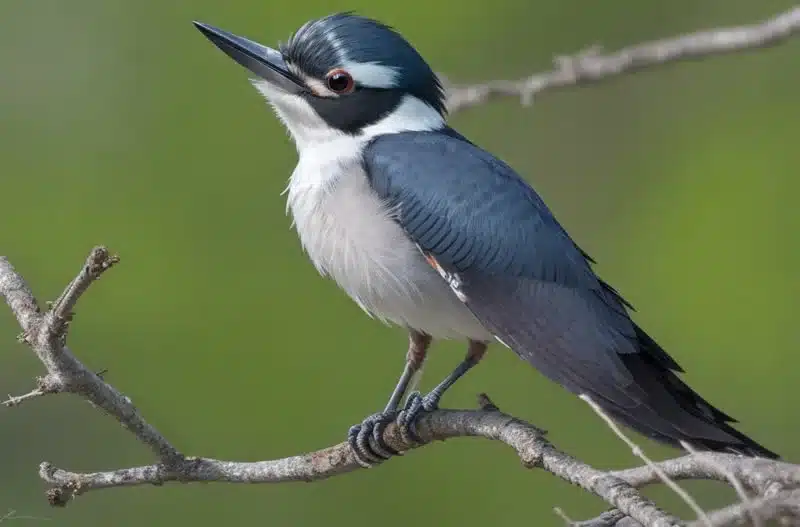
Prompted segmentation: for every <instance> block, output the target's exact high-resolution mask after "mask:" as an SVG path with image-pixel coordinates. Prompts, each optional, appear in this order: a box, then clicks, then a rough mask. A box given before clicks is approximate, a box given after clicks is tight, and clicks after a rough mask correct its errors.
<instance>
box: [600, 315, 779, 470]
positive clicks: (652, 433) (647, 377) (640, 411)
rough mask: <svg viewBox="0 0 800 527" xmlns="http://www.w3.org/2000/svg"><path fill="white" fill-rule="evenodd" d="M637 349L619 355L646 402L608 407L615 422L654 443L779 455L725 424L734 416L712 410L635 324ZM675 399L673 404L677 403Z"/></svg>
mask: <svg viewBox="0 0 800 527" xmlns="http://www.w3.org/2000/svg"><path fill="white" fill-rule="evenodd" d="M635 329H636V335H637V339H638V343H639V353H632V354H625V355H620V358H621V359H622V361H623V362H624V363H625V366H626V368H627V369H628V370H629V371H630V372H631V374H632V375H633V378H634V379H636V382H637V384H639V385H641V386H643V387H644V388H645V389H646V392H647V394H648V400H647V401H646V403H645V404H644V405H642V406H640V407H637V408H633V409H622V408H619V407H617V408H608V409H607V410H608V412H609V413H610V414H611V415H612V417H615V418H616V419H617V420H618V421H620V422H621V423H623V424H625V425H626V426H628V427H630V428H633V429H635V430H637V431H638V432H640V433H642V434H644V435H646V436H649V437H651V438H653V439H656V440H658V441H661V442H664V443H667V444H671V445H673V446H677V447H681V442H686V443H688V444H689V445H690V446H691V447H692V448H695V449H697V450H711V451H722V452H734V453H739V454H744V455H748V456H757V457H766V458H771V459H775V458H778V457H779V456H778V454H776V453H775V452H773V451H771V450H769V449H767V448H765V447H764V446H762V445H760V444H758V443H757V442H755V441H754V440H753V439H751V438H749V437H747V436H746V435H745V434H743V433H741V432H739V431H738V430H736V429H735V428H733V427H732V426H730V424H729V423H735V422H737V421H736V420H735V419H734V418H732V417H731V416H729V415H728V414H726V413H725V412H723V411H722V410H720V409H718V408H715V407H714V406H712V405H711V404H710V403H709V402H708V401H706V400H705V399H704V398H703V397H701V396H700V395H699V394H698V393H697V392H695V391H694V390H692V389H691V388H690V387H689V386H688V385H687V384H686V383H685V382H683V381H682V380H681V379H680V378H679V377H678V376H677V375H676V374H675V372H676V371H682V370H680V367H679V366H678V365H677V363H675V361H674V360H673V359H672V358H671V357H670V356H669V355H668V354H667V353H666V352H665V351H664V350H663V349H662V348H661V347H660V346H659V345H658V344H657V343H656V342H655V341H654V340H653V339H652V338H650V337H649V336H648V335H647V334H646V333H645V332H644V331H643V330H642V329H641V328H639V327H638V326H637V327H636V328H635ZM676 403H677V404H676ZM656 416H657V417H658V418H659V420H661V419H665V420H667V421H668V422H669V423H670V424H671V425H672V426H670V427H669V429H665V427H663V426H654V425H653V419H654V417H656Z"/></svg>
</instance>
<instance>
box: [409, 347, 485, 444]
mask: <svg viewBox="0 0 800 527" xmlns="http://www.w3.org/2000/svg"><path fill="white" fill-rule="evenodd" d="M487 346H488V344H487V343H486V342H481V341H477V340H470V341H469V348H468V349H467V356H466V357H464V360H463V361H461V362H460V363H459V364H458V366H456V368H455V369H454V370H453V371H452V372H451V373H450V375H448V376H447V377H445V378H444V380H442V382H440V383H439V384H438V385H437V386H436V387H435V388H434V389H433V390H431V391H430V392H428V394H427V395H425V396H422V395H421V394H420V393H419V392H413V393H411V394H410V395H409V396H408V400H407V401H406V404H405V408H403V410H402V411H401V412H400V415H398V417H397V424H398V425H399V426H400V429H401V430H402V431H403V433H405V434H407V437H408V438H409V439H411V440H413V441H415V442H417V443H421V441H420V438H419V435H418V434H417V431H416V421H417V419H419V417H420V416H421V414H422V413H423V412H432V411H433V410H435V409H436V408H438V407H439V401H440V400H441V399H442V396H443V395H444V392H446V391H447V390H448V389H449V388H450V387H451V386H453V385H454V384H455V383H456V381H458V380H459V379H460V378H461V377H463V376H464V375H465V374H466V373H467V372H468V371H469V370H471V369H472V368H473V367H475V365H477V364H478V363H479V362H480V361H481V359H482V358H483V356H484V355H485V354H486V348H487Z"/></svg>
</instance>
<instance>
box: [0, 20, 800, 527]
mask: <svg viewBox="0 0 800 527" xmlns="http://www.w3.org/2000/svg"><path fill="white" fill-rule="evenodd" d="M798 32H800V7H798V8H794V9H791V10H789V11H787V12H785V13H782V14H780V15H777V16H775V17H773V18H771V19H769V20H767V21H764V22H762V23H759V24H754V25H751V26H741V27H734V28H723V29H713V30H708V31H701V32H697V33H692V34H688V35H682V36H678V37H676V38H672V39H664V40H658V41H654V42H649V43H644V44H639V45H635V46H631V47H628V48H624V49H622V50H620V51H617V52H615V53H611V54H608V55H603V54H601V53H600V52H599V50H597V49H592V50H590V51H587V52H584V53H581V54H579V55H577V56H576V57H567V58H563V57H562V58H558V59H557V60H556V68H555V69H554V70H552V71H549V72H543V73H537V74H534V75H531V76H529V77H527V78H525V79H521V80H518V81H489V82H486V83H482V84H475V85H470V86H449V90H448V94H449V95H448V107H449V110H450V112H451V113H452V112H455V111H458V110H462V109H464V108H467V107H471V106H477V105H480V104H484V103H486V102H488V101H490V100H492V99H494V98H496V97H500V96H516V97H520V98H521V99H522V101H523V103H528V102H530V100H531V99H532V97H533V96H534V95H537V94H539V93H541V92H543V91H547V90H551V89H555V88H563V87H568V86H575V85H578V84H583V83H586V82H594V81H598V80H601V79H605V78H609V77H613V76H617V75H620V74H623V73H627V72H632V71H636V70H641V69H643V68H647V67H650V66H655V65H659V64H664V63H667V62H674V61H678V60H683V59H687V58H697V57H703V56H710V55H715V54H721V53H728V52H734V51H742V50H747V49H753V48H760V47H765V46H769V45H773V44H776V43H778V42H781V41H783V40H785V39H787V38H789V37H790V36H792V35H794V34H796V33H798ZM118 261H119V260H118V258H117V257H116V256H112V255H110V254H109V252H108V251H107V250H106V249H105V248H103V247H96V248H95V249H93V250H92V251H91V253H90V254H89V257H88V258H87V260H86V262H85V264H84V265H83V267H82V268H81V270H80V272H79V273H78V275H77V277H76V278H75V279H74V280H73V281H72V282H70V284H69V285H68V286H67V287H66V289H65V290H64V292H63V293H62V294H61V296H60V297H59V298H58V300H56V301H55V302H54V303H53V304H52V306H50V308H49V309H48V310H47V311H44V312H43V311H42V310H41V309H40V308H39V305H38V304H37V302H36V300H35V298H34V297H33V294H32V293H31V290H30V288H29V287H28V285H27V284H26V283H25V281H24V280H23V278H22V276H21V275H20V274H19V273H17V272H16V271H15V269H14V267H13V266H12V265H11V264H10V263H9V262H8V260H6V259H5V258H3V257H0V295H2V296H3V297H4V298H5V300H6V303H7V304H8V306H9V307H10V308H11V311H12V312H13V313H14V315H15V316H16V318H17V321H18V322H19V325H20V327H21V328H22V334H21V335H20V337H19V339H20V340H21V341H22V342H25V343H26V344H28V345H29V346H30V348H31V349H32V350H33V352H34V353H35V354H36V356H37V357H38V358H39V359H40V360H41V362H42V364H43V365H44V367H45V369H46V374H45V375H44V376H43V377H40V378H38V379H37V380H36V387H35V388H34V389H33V390H32V391H31V392H29V393H27V394H24V395H20V396H16V397H9V399H8V400H6V401H5V402H4V404H5V405H6V406H16V405H19V404H22V403H23V402H26V401H28V400H30V399H33V398H35V397H39V396H43V395H47V394H55V393H73V394H76V395H79V396H82V397H84V398H86V399H88V400H89V401H91V402H92V403H94V405H95V406H96V407H98V408H101V409H102V410H103V411H105V412H106V413H107V414H109V415H111V416H112V417H114V418H115V419H116V420H117V421H119V422H120V423H121V424H122V425H123V426H124V427H125V428H126V429H127V430H128V431H130V432H131V433H132V434H133V435H135V436H136V438H137V439H138V440H139V441H141V442H142V443H143V444H145V445H147V446H148V447H149V448H150V450H151V451H152V452H153V454H154V457H155V460H156V462H155V463H154V464H152V465H146V466H140V467H130V468H123V469H119V470H114V471H109V472H93V473H76V472H69V471H66V470H62V469H60V468H56V467H54V466H53V465H51V464H50V463H46V462H45V463H42V464H41V466H40V469H39V474H40V476H41V477H42V479H44V480H45V481H46V482H48V483H49V484H51V485H52V488H51V489H50V490H49V491H48V494H47V496H48V499H49V500H50V503H51V504H53V505H60V506H63V505H66V504H67V503H68V502H69V501H70V499H71V498H72V497H74V496H76V495H78V494H82V493H84V492H88V491H91V490H96V489H103V488H110V487H122V486H134V485H143V484H162V483H165V482H183V483H189V482H198V481H205V482H208V481H218V482H228V483H282V482H287V481H309V482H310V481H316V480H320V479H326V478H329V477H332V476H336V475H339V474H344V473H346V472H351V471H354V470H358V469H360V468H361V466H360V465H359V463H358V462H357V461H356V459H355V457H354V455H353V453H352V451H351V450H350V448H349V446H348V445H347V443H340V444H338V445H334V446H331V447H328V448H325V449H322V450H318V451H316V452H311V453H307V454H301V455H298V456H293V457H288V458H283V459H275V460H269V461H259V462H236V461H223V460H217V459H210V458H203V457H189V456H185V455H184V454H183V453H181V452H180V451H179V450H178V449H177V448H176V447H175V446H173V445H172V444H171V443H170V442H169V441H168V440H167V439H166V438H165V437H164V436H163V435H161V433H159V432H158V430H156V429H155V428H154V427H153V426H151V425H150V424H148V423H147V421H145V420H144V418H143V417H142V416H141V414H140V413H139V412H138V410H137V409H136V407H135V406H134V405H133V404H132V402H131V400H130V399H129V398H128V397H126V396H125V395H123V394H122V393H120V392H119V391H117V390H116V389H115V388H114V387H112V386H111V385H110V384H108V383H107V382H105V381H104V380H103V378H102V377H101V376H100V375H98V374H96V373H94V372H92V371H91V370H89V369H88V368H86V366H85V365H84V364H83V363H82V362H81V361H80V360H78V358H77V357H76V356H75V355H74V354H73V353H72V351H70V349H69V348H68V347H67V345H66V340H67V334H68V331H69V325H70V321H71V320H72V313H73V309H74V308H75V305H76V303H77V302H78V300H79V299H80V297H81V295H83V294H84V293H85V292H86V291H87V289H88V288H89V286H90V285H91V284H92V283H93V282H94V281H96V280H97V279H98V278H100V276H101V275H102V274H103V273H104V272H105V271H107V270H108V269H110V268H111V267H112V266H113V265H114V264H116V263H117V262H118ZM587 403H589V404H590V405H592V406H593V408H594V409H595V411H597V412H598V413H599V414H600V416H601V417H602V418H604V419H607V416H605V415H603V414H602V411H601V410H599V408H597V407H596V405H593V403H592V402H591V401H589V400H587ZM480 406H481V408H480V409H477V410H436V411H434V412H430V413H427V414H425V415H423V417H422V418H421V420H420V421H419V423H418V432H419V434H420V437H421V439H422V443H421V444H412V443H410V442H408V441H407V440H406V439H404V437H403V434H401V433H400V432H399V430H398V427H397V426H396V425H394V424H392V425H389V426H388V427H387V428H386V429H385V431H384V439H385V441H386V442H387V444H388V445H390V446H391V447H393V448H394V449H396V450H398V451H400V452H403V451H407V450H410V449H414V448H419V447H422V446H424V445H426V444H428V443H430V442H431V441H435V440H447V439H452V438H456V437H467V436H473V437H483V438H486V439H490V440H495V441H501V442H503V443H505V444H507V445H508V446H510V447H511V448H513V449H514V450H515V451H516V452H517V454H518V455H519V457H520V459H521V461H522V464H523V466H525V467H526V468H529V469H541V470H546V471H548V472H550V473H551V474H553V475H554V476H557V477H559V478H562V479H564V480H566V481H569V482H571V483H573V484H575V485H578V486H579V487H581V488H583V489H585V490H586V491H588V492H591V493H593V494H595V495H597V496H598V497H600V498H602V499H603V500H605V501H606V502H607V503H608V504H609V505H610V506H611V507H613V508H612V509H611V510H609V511H607V512H604V513H603V514H601V515H600V516H598V517H596V518H593V519H591V520H587V521H579V522H575V521H572V520H569V519H567V518H566V516H565V515H564V513H562V512H561V511H558V512H559V514H561V515H562V516H564V518H565V519H566V520H567V521H569V522H570V523H571V524H572V525H576V526H584V527H603V526H618V527H622V526H625V527H633V526H669V525H678V524H680V525H683V524H685V522H682V521H681V520H680V519H678V518H676V517H674V516H672V515H670V514H669V513H667V512H665V511H662V510H660V509H659V508H658V507H657V506H656V505H655V504H654V503H653V502H651V501H650V500H648V499H647V498H645V497H644V496H643V495H642V494H641V493H640V492H639V491H638V489H639V488H641V487H644V486H647V485H651V484H654V483H666V484H668V485H670V486H671V487H672V488H673V489H674V490H676V492H678V493H679V495H680V496H681V498H682V499H684V501H686V502H687V503H688V504H689V505H690V506H691V507H693V508H694V509H695V510H696V511H699V512H698V518H697V519H696V520H695V521H694V522H690V523H688V525H695V524H697V525H706V526H727V525H743V524H747V523H754V524H757V525H758V524H761V523H762V522H764V521H768V520H773V519H782V518H784V519H785V518H788V519H791V520H792V521H794V522H800V466H798V465H793V464H790V463H784V462H780V461H772V460H767V459H757V458H747V457H740V456H735V455H731V454H715V453H697V452H693V453H690V454H688V455H685V456H682V457H679V458H675V459H670V460H667V461H662V462H658V463H653V462H652V461H650V460H649V459H647V457H646V456H645V455H644V454H643V453H642V452H641V450H640V449H639V448H638V447H637V446H636V445H635V444H633V443H632V442H631V441H630V440H629V439H628V438H627V437H625V436H624V434H623V433H622V431H620V430H619V429H616V428H615V427H614V426H613V425H612V423H611V422H610V421H609V424H610V425H612V429H613V430H614V431H615V433H617V434H618V435H619V436H620V438H621V439H622V440H624V441H626V442H627V443H628V444H629V446H631V447H632V449H633V451H634V453H636V454H637V455H638V456H639V457H640V458H641V459H642V460H643V461H644V463H645V464H644V465H643V466H640V467H635V468H630V469H627V470H621V471H612V472H605V471H601V470H598V469H595V468H593V467H591V466H589V465H587V464H586V463H583V462H581V461H579V460H577V459H575V458H573V457H571V456H569V455H568V454H566V453H564V452H562V451H560V450H559V449H558V448H556V447H555V446H554V445H552V444H551V443H550V442H549V441H548V440H547V439H546V438H545V435H544V433H543V432H542V431H541V430H539V429H538V428H536V427H535V426H533V425H531V424H528V423H525V422H523V421H521V420H519V419H516V418H514V417H512V416H510V415H507V414H504V413H503V412H501V411H500V410H499V409H498V408H497V407H496V406H495V405H494V404H492V403H491V401H489V399H488V397H486V396H485V395H482V396H481V398H480ZM686 479H707V480H716V481H720V482H723V483H725V484H728V485H731V486H733V487H734V488H735V489H736V491H737V493H738V495H739V498H740V501H739V502H738V503H734V504H732V505H730V506H729V507H726V508H724V509H721V510H717V511H712V512H703V511H702V510H700V509H699V507H698V506H697V504H696V503H695V502H694V500H693V499H692V498H691V496H689V495H688V494H686V493H685V492H684V491H682V490H681V489H680V488H679V487H678V486H677V482H678V481H680V480H686Z"/></svg>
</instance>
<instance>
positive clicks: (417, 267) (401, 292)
mask: <svg viewBox="0 0 800 527" xmlns="http://www.w3.org/2000/svg"><path fill="white" fill-rule="evenodd" d="M360 150H361V144H360V143H359V142H358V141H357V140H356V139H354V138H351V137H349V136H342V137H340V138H337V139H335V140H332V141H326V142H325V143H324V144H318V145H315V147H314V148H307V149H304V150H303V151H302V152H301V153H300V162H299V163H298V165H297V168H295V171H294V173H293V174H292V178H291V181H290V184H289V188H288V208H289V210H290V211H291V213H292V216H293V218H294V224H295V227H296V229H297V232H298V234H299V235H300V240H301V242H302V244H303V247H304V249H305V250H306V252H307V253H308V255H309V256H310V258H311V260H312V261H313V262H314V265H315V266H316V267H317V269H318V270H319V271H320V273H322V274H323V275H328V276H330V277H332V278H333V279H334V280H335V281H336V282H337V283H338V284H339V286H340V287H341V288H342V289H344V290H345V291H346V292H347V294H348V295H350V297H352V298H353V300H355V301H356V302H357V303H358V304H359V305H360V306H361V307H362V308H363V309H364V310H365V311H367V312H368V313H369V314H371V315H373V316H375V317H378V318H380V319H382V320H384V321H387V322H392V323H395V324H399V325H402V326H406V327H410V328H414V329H417V330H420V331H424V332H426V333H428V334H430V335H432V336H433V337H435V338H472V339H476V340H489V339H491V335H490V334H489V333H488V332H487V331H486V330H485V329H484V328H483V326H481V324H480V323H479V322H478V321H477V319H475V317H474V316H473V315H472V313H471V312H470V311H469V310H468V309H467V308H466V307H465V306H464V305H463V304H462V303H461V302H460V301H459V300H458V298H457V297H456V296H455V294H454V293H453V292H452V290H451V289H450V287H449V285H448V284H447V283H446V282H445V281H444V279H443V278H442V277H441V276H439V274H438V273H437V272H436V271H434V270H433V269H432V268H431V267H430V265H428V263H427V262H426V261H425V259H424V258H423V257H422V254H421V253H420V251H419V250H418V249H417V247H416V246H415V245H414V244H413V243H412V242H411V240H410V239H409V238H408V237H407V236H406V234H405V233H404V232H403V230H402V229H401V228H400V227H399V226H398V225H397V223H395V222H394V221H393V220H392V218H391V211H390V210H389V209H388V208H387V207H386V205H385V204H384V203H383V202H382V201H381V200H380V199H379V198H378V196H377V195H375V193H374V192H373V191H372V189H371V188H370V186H369V182H368V181H367V178H366V174H365V172H364V170H363V168H362V165H361V162H360V155H359V154H360Z"/></svg>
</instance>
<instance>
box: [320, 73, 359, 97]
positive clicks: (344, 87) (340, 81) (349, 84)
mask: <svg viewBox="0 0 800 527" xmlns="http://www.w3.org/2000/svg"><path fill="white" fill-rule="evenodd" d="M325 82H326V84H327V85H328V89H330V90H331V91H332V92H334V93H350V92H351V91H353V89H355V87H356V83H355V81H353V77H351V76H350V74H349V73H347V72H346V71H344V70H333V71H331V72H330V73H328V75H327V77H325Z"/></svg>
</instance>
